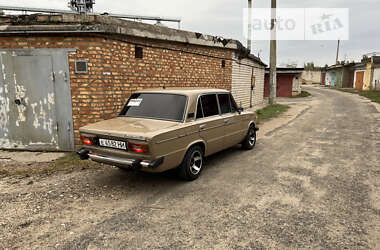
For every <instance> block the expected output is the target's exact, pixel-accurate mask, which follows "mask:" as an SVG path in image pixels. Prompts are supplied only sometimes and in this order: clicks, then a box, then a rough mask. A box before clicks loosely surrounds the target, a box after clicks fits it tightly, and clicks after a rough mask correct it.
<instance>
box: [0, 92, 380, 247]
mask: <svg viewBox="0 0 380 250" xmlns="http://www.w3.org/2000/svg"><path fill="white" fill-rule="evenodd" d="M310 92H311V93H312V94H313V97H312V98H308V99H306V100H302V101H297V100H295V101H292V102H294V105H295V106H297V105H298V106H300V105H301V106H302V105H304V106H305V107H306V109H305V110H304V111H303V112H301V113H300V114H299V115H298V116H297V118H296V119H294V120H292V121H290V122H287V123H286V124H283V125H282V126H281V127H279V128H277V129H275V130H271V131H266V130H265V129H263V130H262V131H264V133H265V134H263V132H262V133H261V134H260V137H259V141H258V144H257V146H256V148H255V149H254V150H253V151H248V152H247V151H242V150H240V149H239V148H238V147H236V148H232V149H229V150H226V151H224V152H222V153H219V154H217V155H214V156H212V157H210V158H208V159H207V166H206V168H205V169H204V171H203V173H202V176H201V177H200V178H199V179H198V180H196V181H194V182H182V181H180V180H178V179H177V178H176V176H175V175H173V174H172V173H165V174H160V175H151V174H144V173H133V172H128V173H124V172H122V171H120V170H117V169H114V168H109V167H104V169H101V170H87V171H79V172H73V173H68V174H67V173H66V174H64V173H61V174H56V175H53V176H50V177H40V178H37V177H36V178H34V179H33V183H32V184H31V183H30V181H29V180H28V179H27V180H24V179H15V178H13V177H7V178H3V179H0V198H1V205H0V208H1V215H0V248H25V249H31V248H43V249H45V248H58V249H105V248H109V249H121V248H122V249H141V248H144V249H161V248H163V249H177V248H198V249H226V248H232V249H251V248H253V249H268V248H272V249H273V248H274V249H289V248H291V249H295V248H319V249H344V248H348V249H360V248H362V249H369V248H370V249H380V113H378V111H377V110H376V109H375V107H374V106H373V105H372V104H370V103H369V101H367V100H365V99H362V98H360V97H358V96H355V95H352V94H347V93H341V92H338V91H334V90H325V89H317V88H310ZM273 122H275V121H273ZM269 123H271V122H269ZM269 123H268V126H269V125H270V124H269ZM265 126H266V125H264V127H265ZM27 184H30V185H27Z"/></svg>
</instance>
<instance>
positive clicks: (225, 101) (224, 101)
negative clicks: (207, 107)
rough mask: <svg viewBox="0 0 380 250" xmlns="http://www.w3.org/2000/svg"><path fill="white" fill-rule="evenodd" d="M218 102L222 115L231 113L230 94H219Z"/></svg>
mask: <svg viewBox="0 0 380 250" xmlns="http://www.w3.org/2000/svg"><path fill="white" fill-rule="evenodd" d="M218 100H219V105H220V111H221V112H222V114H226V113H231V105H230V94H218Z"/></svg>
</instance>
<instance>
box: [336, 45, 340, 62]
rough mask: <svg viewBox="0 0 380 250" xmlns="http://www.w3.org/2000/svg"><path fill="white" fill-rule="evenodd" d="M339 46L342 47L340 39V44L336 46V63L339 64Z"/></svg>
mask: <svg viewBox="0 0 380 250" xmlns="http://www.w3.org/2000/svg"><path fill="white" fill-rule="evenodd" d="M339 47H340V40H338V46H337V48H336V60H335V62H336V64H338V59H339Z"/></svg>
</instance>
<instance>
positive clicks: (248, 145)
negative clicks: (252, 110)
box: [242, 125, 256, 150]
mask: <svg viewBox="0 0 380 250" xmlns="http://www.w3.org/2000/svg"><path fill="white" fill-rule="evenodd" d="M255 145H256V128H255V126H254V125H251V126H250V127H249V130H248V133H247V136H246V137H245V139H244V141H243V143H242V147H243V149H245V150H251V149H253V148H254V147H255Z"/></svg>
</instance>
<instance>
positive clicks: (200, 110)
mask: <svg viewBox="0 0 380 250" xmlns="http://www.w3.org/2000/svg"><path fill="white" fill-rule="evenodd" d="M199 118H203V110H202V104H201V98H199V99H198V104H197V117H196V119H199Z"/></svg>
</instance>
